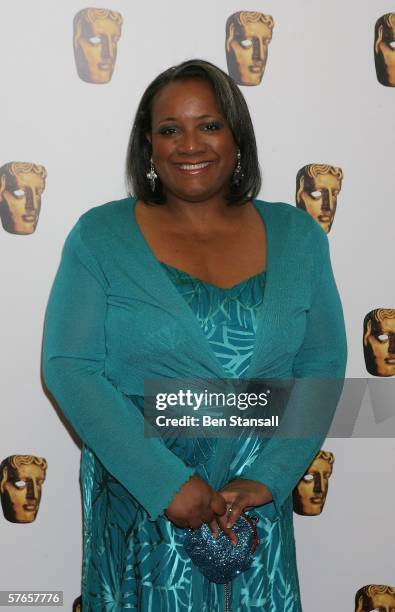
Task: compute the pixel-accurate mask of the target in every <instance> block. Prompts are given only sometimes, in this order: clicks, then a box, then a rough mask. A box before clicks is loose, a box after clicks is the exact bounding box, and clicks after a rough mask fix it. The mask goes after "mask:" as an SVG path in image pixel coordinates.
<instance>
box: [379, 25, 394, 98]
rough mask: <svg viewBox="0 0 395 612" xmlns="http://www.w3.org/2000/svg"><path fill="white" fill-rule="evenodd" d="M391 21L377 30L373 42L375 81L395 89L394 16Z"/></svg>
mask: <svg viewBox="0 0 395 612" xmlns="http://www.w3.org/2000/svg"><path fill="white" fill-rule="evenodd" d="M392 21H393V24H394V25H387V24H381V25H380V26H379V27H378V28H377V34H376V39H375V41H374V54H375V62H376V73H377V79H378V81H379V82H380V83H381V84H382V85H386V86H388V87H395V14H394V17H393V20H392Z"/></svg>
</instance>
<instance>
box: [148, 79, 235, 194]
mask: <svg viewBox="0 0 395 612" xmlns="http://www.w3.org/2000/svg"><path fill="white" fill-rule="evenodd" d="M146 136H147V138H148V140H150V141H151V144H152V160H153V162H154V166H155V169H156V172H157V174H158V176H159V178H160V179H161V181H162V184H163V189H164V191H165V193H166V195H167V196H169V195H173V196H176V197H177V198H179V199H181V200H186V201H189V202H203V201H206V200H208V199H210V198H212V197H214V196H220V195H224V194H225V193H227V192H228V189H229V181H230V178H231V176H232V174H233V172H234V169H235V166H236V163H237V158H236V155H237V145H236V143H235V141H234V138H233V135H232V132H231V130H230V128H229V125H228V124H227V122H226V120H225V117H224V116H223V114H222V113H221V111H220V108H219V106H218V102H217V99H216V97H215V94H214V92H213V90H212V88H211V85H210V84H209V83H208V82H207V81H204V80H202V79H189V80H186V81H176V82H174V83H170V84H169V85H166V86H165V87H163V88H162V89H161V90H160V91H159V92H158V93H157V94H156V96H155V98H154V100H153V104H152V127H151V132H150V133H147V134H146Z"/></svg>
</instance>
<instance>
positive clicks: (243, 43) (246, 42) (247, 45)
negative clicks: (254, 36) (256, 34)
mask: <svg viewBox="0 0 395 612" xmlns="http://www.w3.org/2000/svg"><path fill="white" fill-rule="evenodd" d="M240 44H241V46H242V47H244V49H250V48H251V47H252V40H251V39H250V38H245V39H244V40H242V41H240Z"/></svg>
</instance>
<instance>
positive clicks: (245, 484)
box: [217, 478, 273, 529]
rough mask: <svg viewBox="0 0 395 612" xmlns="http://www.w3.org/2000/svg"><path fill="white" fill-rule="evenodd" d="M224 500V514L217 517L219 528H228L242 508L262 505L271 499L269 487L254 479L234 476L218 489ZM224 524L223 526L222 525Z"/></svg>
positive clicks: (246, 508) (242, 510) (231, 525)
mask: <svg viewBox="0 0 395 612" xmlns="http://www.w3.org/2000/svg"><path fill="white" fill-rule="evenodd" d="M219 493H220V494H221V495H222V497H223V499H224V500H225V501H226V504H227V507H228V510H227V513H226V515H225V516H220V517H218V519H217V522H218V524H219V525H220V527H221V529H223V528H224V527H225V528H227V529H230V528H232V527H233V525H234V523H235V522H236V521H237V519H238V518H239V516H240V514H241V513H242V512H244V510H248V509H250V508H254V507H255V506H262V505H263V504H267V503H269V502H271V501H272V500H273V497H272V494H271V491H270V489H268V488H267V487H266V486H265V485H264V484H262V483H260V482H257V481H256V480H247V479H244V478H235V480H232V481H231V482H229V484H227V485H226V486H225V487H224V488H223V489H221V490H220V491H219ZM223 526H224V527H223Z"/></svg>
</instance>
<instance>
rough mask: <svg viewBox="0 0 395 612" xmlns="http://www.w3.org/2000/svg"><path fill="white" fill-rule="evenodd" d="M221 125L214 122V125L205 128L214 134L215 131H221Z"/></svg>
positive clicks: (209, 124)
mask: <svg viewBox="0 0 395 612" xmlns="http://www.w3.org/2000/svg"><path fill="white" fill-rule="evenodd" d="M221 127H222V126H221V124H220V123H218V122H217V121H213V122H212V123H206V124H205V125H204V126H203V128H204V129H205V130H208V131H209V132H214V131H215V130H219V129H220V128H221Z"/></svg>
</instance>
